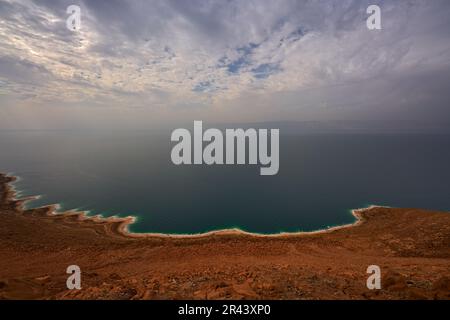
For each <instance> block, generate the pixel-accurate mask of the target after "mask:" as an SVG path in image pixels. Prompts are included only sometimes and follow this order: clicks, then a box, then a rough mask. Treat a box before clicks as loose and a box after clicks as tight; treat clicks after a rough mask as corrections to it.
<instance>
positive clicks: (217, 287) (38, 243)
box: [0, 175, 450, 299]
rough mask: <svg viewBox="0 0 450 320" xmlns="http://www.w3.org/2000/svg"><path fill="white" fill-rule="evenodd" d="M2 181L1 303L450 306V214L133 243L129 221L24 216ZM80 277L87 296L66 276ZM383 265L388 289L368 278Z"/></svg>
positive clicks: (376, 212) (372, 212) (364, 218)
mask: <svg viewBox="0 0 450 320" xmlns="http://www.w3.org/2000/svg"><path fill="white" fill-rule="evenodd" d="M12 179H13V178H11V177H6V176H4V175H0V197H1V198H0V221H1V224H0V299H450V214H449V213H448V212H447V213H446V212H433V211H425V210H417V209H391V208H379V207H377V208H371V209H367V210H362V211H359V212H358V216H359V219H360V221H359V223H358V224H357V225H354V226H351V227H346V228H340V229H335V230H331V231H328V232H322V233H315V234H301V235H290V236H278V237H257V236H252V235H248V234H242V233H236V232H225V233H218V234H210V235H207V236H203V237H194V238H172V237H156V236H148V237H131V236H129V235H127V234H125V233H124V229H125V227H126V223H127V222H126V221H100V220H94V219H85V218H83V216H81V215H79V214H65V215H57V216H55V215H52V214H50V213H51V212H52V210H51V208H43V209H38V210H29V211H24V210H22V209H21V204H22V203H23V201H15V200H14V192H13V190H12V189H11V188H10V187H9V184H8V182H10V181H11V180H12ZM74 264H75V265H78V266H80V268H81V272H82V274H81V281H82V284H81V285H82V289H81V290H68V289H67V288H66V279H67V277H68V276H69V275H68V274H66V268H67V267H68V266H69V265H74ZM369 265H378V266H380V268H381V273H382V281H381V285H382V289H381V290H369V289H367V287H366V280H367V277H368V276H369V275H368V274H367V273H366V270H367V267H368V266H369Z"/></svg>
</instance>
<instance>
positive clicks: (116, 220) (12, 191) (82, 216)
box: [0, 172, 391, 239]
mask: <svg viewBox="0 0 450 320" xmlns="http://www.w3.org/2000/svg"><path fill="white" fill-rule="evenodd" d="M0 178H4V179H7V180H9V181H8V182H7V184H6V185H7V188H8V189H9V190H7V192H8V193H9V197H10V200H11V201H14V202H16V203H17V204H18V210H20V211H22V212H24V211H28V210H47V215H48V216H50V217H52V216H59V217H74V216H78V218H79V220H80V221H93V222H97V223H112V224H119V226H118V228H117V229H116V230H117V232H118V233H119V234H120V235H121V236H124V237H128V238H166V239H167V238H174V239H196V238H208V237H213V236H221V235H242V236H249V237H254V238H285V237H299V236H308V235H315V234H323V233H329V232H333V231H336V230H340V229H346V228H353V227H356V226H359V225H360V224H362V223H364V222H365V218H364V216H363V213H364V212H367V211H370V210H373V209H379V208H391V207H388V206H378V205H369V206H368V207H365V208H358V209H350V213H351V215H352V216H353V217H354V218H355V221H354V222H352V223H347V224H343V225H337V226H331V227H326V228H323V229H318V230H313V231H296V232H280V233H273V234H263V233H256V232H249V231H244V230H241V229H239V228H229V229H219V230H211V231H206V232H201V233H195V234H171V233H158V232H142V233H137V232H131V231H130V230H129V226H130V225H132V224H133V223H135V222H136V221H137V219H138V216H128V217H118V216H111V217H104V216H102V215H101V214H96V215H92V216H91V215H89V211H83V210H77V209H72V210H67V211H63V212H58V208H60V204H58V203H56V204H49V205H45V206H42V207H36V208H25V204H26V202H28V201H32V200H35V199H39V198H40V197H41V196H40V195H37V196H27V197H24V198H17V194H18V193H20V192H19V191H18V190H17V188H16V187H15V186H14V183H15V182H18V181H20V180H22V178H21V177H20V176H17V175H15V174H13V173H2V172H0Z"/></svg>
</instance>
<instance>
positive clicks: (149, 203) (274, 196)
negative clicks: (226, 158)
mask: <svg viewBox="0 0 450 320" xmlns="http://www.w3.org/2000/svg"><path fill="white" fill-rule="evenodd" d="M171 147H172V143H171V142H170V134H169V133H167V134H162V133H155V132H151V131H141V132H112V133H111V132H109V133H108V132H84V133H83V132H72V131H41V132H39V131H29V132H19V131H17V132H8V131H6V132H0V150H1V152H0V171H2V172H7V173H13V174H15V175H18V176H20V177H21V180H20V181H18V182H17V183H16V187H17V188H18V189H19V190H20V192H21V195H22V196H26V195H42V197H41V198H40V199H39V200H36V201H33V202H30V203H29V204H28V206H41V205H45V204H53V203H59V204H61V206H62V209H74V208H77V209H80V210H89V211H90V212H91V214H98V213H101V214H103V215H104V216H111V215H118V216H128V215H135V216H137V217H138V222H137V223H136V224H134V225H132V226H131V230H132V231H135V232H163V233H183V234H184V233H199V232H204V231H210V230H217V229H223V228H230V227H239V228H241V229H243V230H247V231H252V232H260V233H277V232H281V231H299V230H303V231H311V230H317V229H320V228H324V227H327V226H334V225H341V224H345V223H349V222H353V221H354V218H353V217H352V215H351V213H350V210H351V209H352V208H360V207H365V206H368V205H370V204H377V205H387V206H394V207H415V208H427V209H438V210H446V211H448V210H450V165H449V164H450V136H448V135H283V133H282V132H281V137H280V171H279V173H278V175H276V176H260V175H259V166H210V167H208V166H175V165H173V164H172V162H171V161H170V150H171Z"/></svg>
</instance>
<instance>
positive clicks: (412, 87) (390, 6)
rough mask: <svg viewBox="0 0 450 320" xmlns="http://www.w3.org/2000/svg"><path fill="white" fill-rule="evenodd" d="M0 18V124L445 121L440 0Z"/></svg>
mask: <svg viewBox="0 0 450 320" xmlns="http://www.w3.org/2000/svg"><path fill="white" fill-rule="evenodd" d="M72 4H75V5H78V6H79V7H80V8H81V28H80V30H79V31H75V32H74V31H70V30H68V29H67V28H66V19H67V18H68V16H69V14H67V13H66V8H67V7H68V6H69V5H72ZM371 4H377V5H379V6H380V7H381V18H382V30H368V28H367V26H366V19H367V17H368V14H367V13H366V9H367V7H368V6H369V5H371ZM0 19H1V21H0V129H60V128H71V129H72V128H90V127H105V128H118V127H120V128H140V129H145V128H150V127H153V126H159V125H161V124H168V125H170V124H173V123H176V122H179V121H190V120H193V119H198V120H204V121H214V122H228V121H230V122H256V121H280V120H296V121H311V120H317V121H330V120H364V121H394V122H395V121H403V122H405V121H406V122H409V123H411V124H414V123H418V122H424V123H431V124H436V125H442V124H443V125H448V123H449V122H450V120H449V119H450V90H449V89H450V88H449V84H450V1H448V0H424V1H420V0H411V1H407V0H395V1H394V0H391V1H381V0H368V1H366V0H355V1H352V0H335V1H332V0H328V1H325V0H323V1H321V0H309V1H308V0H304V1H300V0H297V1H294V0H276V1H274V0H267V1H265V0H236V1H235V0H160V1H157V0H155V1H149V0H129V1H126V0H91V1H88V0H84V1H76V0H69V1H65V0H64V1H51V0H42V1H38V0H36V1H31V0H29V1H25V0H12V1H10V0H6V1H5V0H0Z"/></svg>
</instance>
